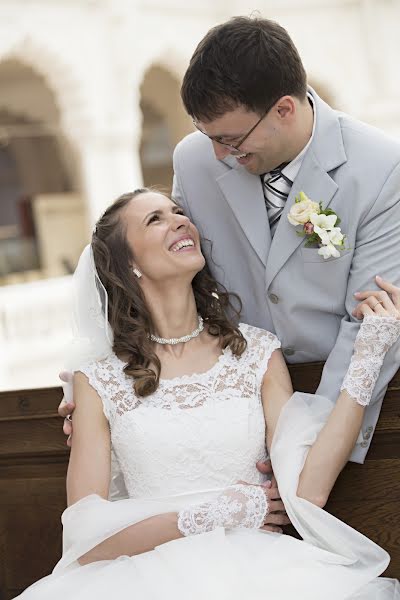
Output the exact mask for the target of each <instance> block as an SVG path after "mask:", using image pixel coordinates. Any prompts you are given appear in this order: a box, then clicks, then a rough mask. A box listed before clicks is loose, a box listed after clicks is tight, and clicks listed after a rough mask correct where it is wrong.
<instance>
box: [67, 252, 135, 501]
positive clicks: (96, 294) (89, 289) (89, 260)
mask: <svg viewBox="0 0 400 600" xmlns="http://www.w3.org/2000/svg"><path fill="white" fill-rule="evenodd" d="M72 293H73V339H72V341H71V343H70V344H69V346H68V347H67V351H66V359H65V368H66V370H67V371H70V372H73V371H77V370H78V369H79V368H80V367H81V366H82V365H84V364H85V363H87V362H90V361H92V360H100V359H101V358H104V357H105V356H107V355H108V354H110V353H111V352H112V347H113V332H112V329H111V326H110V324H109V322H108V295H107V292H106V289H105V287H104V285H103V284H102V282H101V281H100V277H99V275H98V273H97V270H96V266H95V264H94V257H93V250H92V246H91V244H88V245H87V246H86V247H85V248H84V250H83V252H82V254H81V256H80V258H79V262H78V266H77V267H76V270H75V273H74V275H73V278H72ZM71 379H72V378H71ZM63 387H64V396H65V398H67V397H69V398H72V395H73V394H72V381H69V382H68V383H66V384H64V386H63ZM126 496H127V493H126V486H125V482H124V480H123V477H122V474H121V470H120V468H119V465H118V461H117V458H116V456H115V453H114V452H113V451H112V452H111V484H110V500H120V499H121V498H125V497H126Z"/></svg>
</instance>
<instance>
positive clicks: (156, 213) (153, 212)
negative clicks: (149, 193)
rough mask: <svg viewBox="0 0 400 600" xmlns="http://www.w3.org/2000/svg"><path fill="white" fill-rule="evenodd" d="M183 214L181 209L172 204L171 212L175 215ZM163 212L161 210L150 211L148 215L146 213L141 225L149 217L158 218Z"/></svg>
mask: <svg viewBox="0 0 400 600" xmlns="http://www.w3.org/2000/svg"><path fill="white" fill-rule="evenodd" d="M178 211H180V212H183V209H182V208H181V207H180V206H178V205H177V204H174V206H173V207H172V212H174V213H176V212H178ZM163 212H165V211H163V210H161V209H157V210H152V211H151V212H150V213H148V214H147V215H146V216H145V218H144V219H143V221H142V223H144V222H145V221H147V219H149V218H150V217H153V216H154V215H157V216H160V215H162V214H163Z"/></svg>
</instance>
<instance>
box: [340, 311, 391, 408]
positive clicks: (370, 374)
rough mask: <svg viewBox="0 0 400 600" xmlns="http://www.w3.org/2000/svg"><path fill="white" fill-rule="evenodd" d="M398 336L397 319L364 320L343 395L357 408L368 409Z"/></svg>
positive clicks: (376, 317)
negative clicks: (345, 393) (389, 352)
mask: <svg viewBox="0 0 400 600" xmlns="http://www.w3.org/2000/svg"><path fill="white" fill-rule="evenodd" d="M399 336H400V320H398V319H396V318H395V317H379V316H372V315H368V316H366V317H364V320H363V322H362V324H361V326H360V329H359V331H358V333H357V337H356V340H355V344H354V352H353V356H352V358H351V361H350V366H349V368H348V371H347V373H346V376H345V378H344V380H343V384H342V387H341V388H340V391H343V390H346V391H347V393H348V394H349V395H350V396H351V397H352V398H354V399H355V400H356V402H357V403H358V404H361V405H362V406H367V405H368V404H369V403H370V401H371V397H372V393H373V391H374V387H375V384H376V381H377V379H378V377H379V373H380V370H381V367H382V363H383V360H384V358H385V355H386V353H387V351H388V350H389V348H390V347H391V346H393V344H394V343H395V342H396V340H397V339H398V338H399Z"/></svg>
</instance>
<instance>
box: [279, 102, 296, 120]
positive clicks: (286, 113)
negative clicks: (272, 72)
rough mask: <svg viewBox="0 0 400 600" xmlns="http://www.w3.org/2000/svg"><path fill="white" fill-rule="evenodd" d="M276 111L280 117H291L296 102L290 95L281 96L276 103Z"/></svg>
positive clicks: (294, 110)
mask: <svg viewBox="0 0 400 600" xmlns="http://www.w3.org/2000/svg"><path fill="white" fill-rule="evenodd" d="M276 111H277V114H278V116H279V118H280V119H287V118H290V117H293V116H294V115H295V113H296V102H295V100H294V98H293V97H292V96H282V98H280V100H278V102H277V103H276Z"/></svg>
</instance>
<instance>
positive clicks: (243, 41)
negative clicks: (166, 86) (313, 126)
mask: <svg viewBox="0 0 400 600" xmlns="http://www.w3.org/2000/svg"><path fill="white" fill-rule="evenodd" d="M306 92H307V76H306V72H305V70H304V67H303V64H302V62H301V58H300V56H299V53H298V52H297V49H296V47H295V45H294V44H293V42H292V40H291V38H290V36H289V34H288V33H287V31H286V29H284V28H283V27H281V26H280V25H278V23H275V22H274V21H270V20H268V19H261V18H255V17H233V18H232V19H230V20H229V21H227V22H226V23H222V24H221V25H217V26H216V27H213V28H212V29H210V31H209V32H208V33H207V34H206V36H205V37H204V38H203V39H202V40H201V42H200V43H199V45H198V46H197V48H196V50H195V52H194V54H193V56H192V58H191V60H190V64H189V67H188V69H187V71H186V73H185V76H184V79H183V83H182V88H181V96H182V100H183V104H184V106H185V108H186V111H187V112H188V113H189V115H191V116H192V117H193V118H195V119H196V120H199V121H212V120H213V119H216V118H218V117H221V116H222V115H223V114H225V113H226V112H228V111H230V110H234V109H235V108H237V107H238V106H241V105H242V106H245V107H246V108H247V109H248V110H251V111H254V112H256V113H258V114H259V115H260V116H261V115H262V114H263V113H265V112H266V111H268V110H269V109H270V108H272V106H273V105H274V104H275V102H276V101H277V100H279V98H281V97H282V96H286V95H290V96H296V97H298V98H300V99H304V98H305V96H306Z"/></svg>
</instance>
